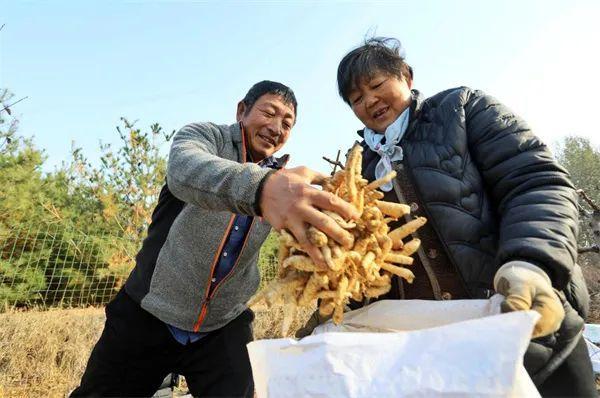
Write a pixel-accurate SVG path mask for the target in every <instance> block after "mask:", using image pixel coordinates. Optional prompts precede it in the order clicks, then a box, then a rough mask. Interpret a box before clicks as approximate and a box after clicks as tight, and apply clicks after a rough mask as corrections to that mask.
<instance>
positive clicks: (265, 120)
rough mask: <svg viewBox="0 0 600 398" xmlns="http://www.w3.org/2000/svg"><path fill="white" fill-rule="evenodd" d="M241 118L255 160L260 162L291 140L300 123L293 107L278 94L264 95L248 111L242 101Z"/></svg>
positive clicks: (239, 115) (238, 117) (238, 118)
mask: <svg viewBox="0 0 600 398" xmlns="http://www.w3.org/2000/svg"><path fill="white" fill-rule="evenodd" d="M237 121H238V122H241V123H242V125H243V126H244V130H245V132H246V139H247V140H248V143H247V145H248V151H249V152H250V154H251V155H252V160H253V161H255V162H259V161H261V160H263V159H265V158H267V157H269V156H271V155H272V154H273V153H275V152H277V151H278V150H279V149H281V147H282V146H283V144H285V142H286V141H287V140H288V138H289V136H290V131H291V130H292V127H293V126H294V123H295V122H296V116H295V113H294V109H293V106H292V105H291V104H288V103H286V102H284V101H283V97H281V96H280V95H277V94H265V95H263V96H261V97H260V98H259V99H258V100H257V101H256V102H255V103H254V106H252V108H251V109H250V111H249V112H247V108H246V105H245V104H244V103H242V102H240V103H239V104H238V110H237Z"/></svg>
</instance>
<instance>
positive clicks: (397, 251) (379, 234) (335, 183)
mask: <svg viewBox="0 0 600 398" xmlns="http://www.w3.org/2000/svg"><path fill="white" fill-rule="evenodd" d="M361 163H362V148H361V147H360V146H359V145H355V146H354V147H353V148H352V150H351V151H350V154H349V155H348V159H347V161H346V167H345V168H344V169H343V170H340V171H338V172H337V173H335V174H334V175H333V176H331V177H328V178H326V179H325V180H324V181H322V182H321V186H322V187H323V190H325V191H328V192H332V193H334V194H335V195H337V196H339V197H341V198H343V199H344V200H346V201H347V202H350V203H352V204H353V205H354V206H355V207H356V208H357V209H358V210H359V212H360V213H361V217H360V219H358V220H356V221H347V220H344V219H343V218H342V217H341V216H340V215H339V214H336V213H334V212H330V211H323V213H325V214H326V215H327V216H329V217H331V218H332V219H333V220H334V221H335V222H336V223H337V224H338V225H339V226H341V227H342V228H344V229H346V230H347V231H349V232H350V233H351V234H352V235H353V237H354V243H353V245H352V248H351V249H346V248H344V247H342V246H341V245H339V244H338V243H337V242H335V241H334V240H333V239H331V238H329V237H328V236H327V235H326V234H324V233H323V232H322V231H320V230H318V229H316V228H315V227H312V226H311V227H309V229H308V239H309V241H310V242H311V243H312V244H313V245H314V246H316V247H318V248H319V249H320V250H321V253H322V254H323V257H324V258H325V261H326V263H327V269H322V268H320V267H318V266H316V265H315V264H314V263H313V261H312V260H311V259H310V257H309V256H308V255H307V254H306V253H305V252H304V251H303V249H302V247H301V246H300V245H299V244H298V242H297V241H296V239H295V238H294V237H293V236H292V235H291V234H290V233H289V232H288V231H286V230H282V231H280V247H279V272H278V278H277V280H275V281H274V282H272V283H271V284H270V285H269V286H268V287H267V288H265V289H263V290H262V291H260V292H259V293H258V294H257V295H255V296H254V297H253V298H252V299H251V300H250V302H249V303H248V305H249V306H252V307H253V308H255V309H260V307H261V305H262V306H267V307H268V306H271V305H274V304H283V305H284V314H285V316H284V322H283V325H282V329H283V333H284V334H286V333H287V329H288V328H289V325H290V322H291V320H292V319H293V316H294V313H295V311H296V308H297V306H311V305H314V301H315V300H316V299H320V301H319V312H320V313H321V315H323V316H331V315H332V316H333V321H334V322H335V323H336V324H339V323H340V322H341V321H342V319H343V314H344V306H345V304H347V303H348V302H349V300H350V298H352V299H354V300H357V301H362V300H363V298H364V297H378V296H381V295H382V294H385V293H387V292H388V291H389V290H390V289H391V279H392V275H397V276H399V277H401V278H403V279H405V280H406V281H407V282H408V283H412V281H413V279H414V274H413V273H412V272H411V271H410V269H408V268H406V267H405V266H410V265H411V264H412V263H413V258H412V257H411V256H412V255H413V254H414V253H415V252H416V251H417V250H418V248H419V245H420V241H419V240H418V239H412V240H410V241H408V242H406V243H405V242H404V239H405V238H407V237H408V236H409V235H411V234H412V233H414V232H415V231H416V230H417V229H418V228H420V227H421V226H423V225H424V224H425V222H426V221H427V220H426V219H425V218H424V217H417V218H415V219H413V220H411V221H410V222H407V223H405V224H404V225H402V226H400V227H399V228H397V229H395V230H393V231H390V230H389V229H390V228H389V226H388V224H389V223H390V222H392V221H397V220H399V219H401V218H403V217H404V216H405V215H407V214H409V213H410V206H408V205H406V204H399V203H392V202H385V201H382V200H381V199H383V193H382V192H380V191H378V190H377V188H379V187H380V186H382V185H383V184H385V183H386V182H388V181H391V179H393V178H394V177H395V175H396V173H395V172H391V173H389V174H388V175H386V176H385V177H383V178H381V179H378V180H375V181H373V182H371V183H368V181H367V180H365V179H364V178H362V176H361Z"/></svg>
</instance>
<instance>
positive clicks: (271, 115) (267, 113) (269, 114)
mask: <svg viewBox="0 0 600 398" xmlns="http://www.w3.org/2000/svg"><path fill="white" fill-rule="evenodd" d="M264 114H265V115H267V116H268V117H274V116H275V114H274V113H271V112H267V111H265V112H264Z"/></svg>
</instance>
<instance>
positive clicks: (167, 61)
mask: <svg viewBox="0 0 600 398" xmlns="http://www.w3.org/2000/svg"><path fill="white" fill-rule="evenodd" d="M0 10H1V11H0V25H1V24H3V23H4V24H6V26H5V27H4V29H3V30H2V31H1V32H0V87H7V88H9V89H10V90H11V91H13V92H14V93H15V95H16V97H15V98H20V97H22V96H29V98H28V99H27V100H25V101H23V102H22V103H20V104H18V105H17V106H15V108H14V109H13V110H14V112H15V113H16V114H17V115H18V116H19V118H20V120H21V123H20V131H21V133H22V134H24V135H27V136H35V141H36V143H37V144H38V146H39V147H41V148H44V149H45V150H46V153H47V155H48V164H47V169H52V168H53V167H54V166H55V165H59V164H60V163H61V161H63V160H67V159H68V154H69V149H70V148H71V142H72V141H75V142H76V144H77V145H78V146H82V147H83V148H84V152H85V154H86V155H87V156H88V157H89V158H90V159H91V160H96V159H97V157H98V143H99V141H100V140H101V141H102V142H117V137H118V136H117V133H116V130H115V126H116V125H118V124H119V118H120V117H121V116H125V117H127V118H129V119H130V120H136V119H137V120H138V126H140V127H142V128H147V127H148V126H150V124H152V123H154V122H158V123H160V124H161V125H162V126H163V127H164V128H165V129H166V130H172V129H179V128H180V127H182V126H183V125H185V124H187V123H190V122H194V121H212V122H216V123H226V124H229V123H232V122H234V118H235V107H236V104H237V101H239V100H240V99H241V98H242V97H243V96H244V94H245V92H246V91H247V90H248V88H249V87H250V86H251V85H252V84H253V83H255V82H257V81H259V80H263V79H270V80H278V81H281V82H283V83H286V84H288V85H289V86H291V87H292V88H293V89H294V91H295V92H296V96H297V98H298V102H299V115H298V123H297V125H296V126H295V128H294V130H293V132H292V136H291V138H290V141H289V144H288V145H287V146H286V147H285V148H284V151H285V152H289V153H291V155H292V164H293V165H300V164H305V165H308V166H310V167H313V168H315V169H318V170H321V171H327V170H328V166H327V164H326V163H325V162H324V161H322V160H321V156H323V155H326V156H330V157H332V156H335V153H336V151H337V149H345V148H347V147H349V146H350V145H351V144H352V142H353V141H354V139H356V136H355V135H354V132H355V131H356V130H357V129H359V128H360V127H361V124H360V122H359V121H358V120H357V119H356V118H355V117H354V115H353V114H352V113H351V112H350V110H349V109H348V107H347V106H346V105H345V104H344V103H343V102H342V101H341V99H340V98H339V97H338V95H337V91H336V82H335V72H336V68H337V63H338V62H339V60H340V59H341V58H342V56H343V55H344V54H345V53H346V52H347V51H349V50H350V49H352V48H353V47H355V46H357V45H358V44H360V42H361V40H362V39H363V38H364V37H365V35H367V34H369V33H373V32H375V33H376V34H377V35H383V36H394V37H397V38H399V39H400V40H401V41H402V43H403V45H404V47H405V48H406V52H407V61H408V62H409V63H410V64H411V65H412V66H413V68H414V70H415V83H414V87H415V88H417V89H419V90H420V91H422V92H423V93H424V94H425V95H432V94H435V93H436V92H438V91H441V90H444V89H447V88H450V87H455V86H459V85H467V86H470V87H474V88H479V89H482V90H485V91H486V92H488V93H490V94H492V95H494V96H496V97H498V98H499V99H500V100H502V101H503V102H504V103H505V104H507V105H508V106H509V107H511V108H513V109H514V110H515V111H516V112H517V113H519V114H521V115H522V116H523V117H525V118H526V119H527V120H528V121H529V122H530V124H532V125H533V127H534V128H535V130H536V132H537V134H538V135H539V136H540V137H542V138H543V139H544V140H545V141H546V142H548V143H553V142H555V141H556V140H558V139H560V138H561V137H562V136H564V135H568V134H578V135H583V136H586V137H589V138H591V139H592V141H593V142H594V143H595V144H599V145H600V128H599V127H598V126H597V125H595V124H594V121H595V120H596V119H597V113H598V101H597V97H598V95H597V94H598V93H599V92H600V78H599V77H598V73H599V72H598V71H600V58H599V55H598V48H599V44H598V42H599V41H600V40H599V39H600V28H599V27H598V22H597V21H599V20H600V2H598V1H587V2H584V1H561V2H555V1H457V0H455V1H422V2H416V1H406V2H404V1H393V2H392V1H379V2H314V1H304V2H300V1H298V2H293V1H279V2H277V1H268V2H267V1H262V2H238V1H221V2H197V3H192V2H140V1H137V2H126V3H123V2H94V1H86V2H75V1H73V2H46V1H44V2H42V1H28V2H19V1H5V0H0ZM166 150H167V148H165V153H166Z"/></svg>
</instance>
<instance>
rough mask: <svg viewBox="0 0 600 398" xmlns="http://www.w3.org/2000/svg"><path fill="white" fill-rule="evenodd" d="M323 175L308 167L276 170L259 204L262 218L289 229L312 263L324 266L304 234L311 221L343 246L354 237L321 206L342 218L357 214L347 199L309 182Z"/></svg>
mask: <svg viewBox="0 0 600 398" xmlns="http://www.w3.org/2000/svg"><path fill="white" fill-rule="evenodd" d="M324 177H325V176H324V175H322V174H320V173H318V172H316V171H313V170H311V169H309V168H307V167H296V168H294V169H284V170H279V171H277V172H276V173H273V174H271V176H269V177H268V179H267V181H266V182H265V185H264V187H263V191H262V195H261V198H260V204H259V205H260V209H261V212H262V215H263V217H264V218H265V220H267V221H268V222H269V223H270V224H271V225H272V226H273V228H275V229H276V230H281V229H283V228H285V229H287V230H288V231H290V232H291V233H292V235H294V237H295V238H296V240H297V241H298V243H300V245H301V246H302V248H303V249H304V250H305V251H306V253H308V255H309V256H310V257H311V258H312V260H313V261H314V263H315V264H316V265H318V266H321V267H326V264H325V260H324V259H323V256H322V254H321V252H320V250H319V249H318V248H317V247H315V246H313V245H311V244H310V242H309V241H308V238H307V236H306V231H307V229H308V227H309V226H310V225H313V226H314V227H316V228H317V229H319V230H321V231H323V232H324V233H325V234H327V235H328V236H329V237H331V238H333V239H334V240H336V241H337V242H338V243H340V244H341V245H342V246H344V247H348V246H349V245H351V244H352V238H353V237H352V235H351V234H350V232H348V231H346V230H345V229H343V228H342V227H340V226H339V225H338V224H337V223H336V222H335V221H333V219H332V218H330V217H328V216H327V215H325V214H323V213H322V212H321V211H320V210H331V211H334V212H336V213H338V214H339V215H341V216H342V217H344V218H345V219H350V218H352V219H356V218H358V217H360V214H359V213H358V210H357V209H356V208H355V207H354V206H352V205H351V204H350V203H348V202H346V201H344V200H343V199H341V198H339V197H337V196H335V195H333V194H331V193H329V192H324V191H321V190H319V189H317V188H315V187H312V186H311V185H310V184H312V183H315V182H318V181H319V180H322V179H323V178H324Z"/></svg>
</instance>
